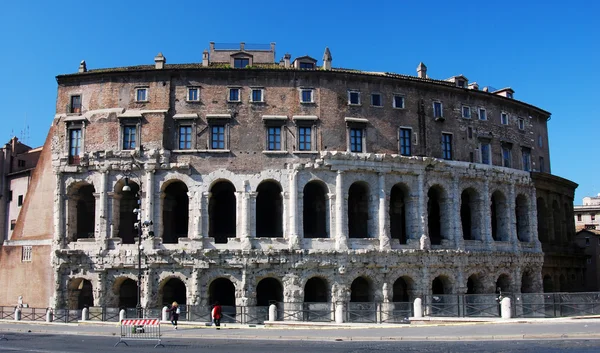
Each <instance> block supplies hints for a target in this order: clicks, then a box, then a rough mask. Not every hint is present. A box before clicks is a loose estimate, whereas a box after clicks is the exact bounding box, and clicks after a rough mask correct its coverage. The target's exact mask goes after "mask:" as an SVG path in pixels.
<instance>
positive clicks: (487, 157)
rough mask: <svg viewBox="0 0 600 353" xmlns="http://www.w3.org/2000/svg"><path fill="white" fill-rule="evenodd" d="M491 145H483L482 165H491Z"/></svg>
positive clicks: (485, 143)
mask: <svg viewBox="0 0 600 353" xmlns="http://www.w3.org/2000/svg"><path fill="white" fill-rule="evenodd" d="M490 159H491V157H490V144H489V143H487V142H484V143H482V144H481V163H483V164H490V162H491V161H490Z"/></svg>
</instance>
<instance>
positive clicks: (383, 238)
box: [377, 173, 391, 251]
mask: <svg viewBox="0 0 600 353" xmlns="http://www.w3.org/2000/svg"><path fill="white" fill-rule="evenodd" d="M377 176H378V190H377V191H378V194H379V195H378V196H379V207H378V210H379V212H378V216H379V217H378V222H377V225H378V233H379V250H382V251H383V250H389V249H390V248H391V244H390V227H389V224H388V221H389V211H388V206H389V205H388V204H387V203H386V190H385V173H378V174H377Z"/></svg>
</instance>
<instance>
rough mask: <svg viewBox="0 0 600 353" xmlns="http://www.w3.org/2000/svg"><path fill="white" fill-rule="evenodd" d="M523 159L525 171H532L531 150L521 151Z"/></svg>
mask: <svg viewBox="0 0 600 353" xmlns="http://www.w3.org/2000/svg"><path fill="white" fill-rule="evenodd" d="M521 157H522V158H521V159H522V163H523V170H524V171H526V172H529V171H530V170H531V150H530V149H529V148H525V147H524V148H523V149H522V151H521Z"/></svg>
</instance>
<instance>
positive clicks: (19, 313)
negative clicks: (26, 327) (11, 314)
mask: <svg viewBox="0 0 600 353" xmlns="http://www.w3.org/2000/svg"><path fill="white" fill-rule="evenodd" d="M15 320H16V321H21V309H20V308H16V309H15Z"/></svg>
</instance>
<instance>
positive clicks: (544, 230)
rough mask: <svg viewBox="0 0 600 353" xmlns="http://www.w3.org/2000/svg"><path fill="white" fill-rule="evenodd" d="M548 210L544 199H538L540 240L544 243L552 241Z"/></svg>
mask: <svg viewBox="0 0 600 353" xmlns="http://www.w3.org/2000/svg"><path fill="white" fill-rule="evenodd" d="M547 222H548V209H547V208H546V202H545V201H544V199H543V198H541V197H539V198H538V199H537V224H538V227H537V228H538V229H537V230H538V238H539V240H540V242H542V243H548V242H549V241H550V237H549V234H548V233H549V232H548V223H547Z"/></svg>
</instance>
